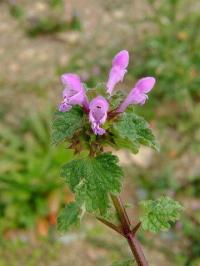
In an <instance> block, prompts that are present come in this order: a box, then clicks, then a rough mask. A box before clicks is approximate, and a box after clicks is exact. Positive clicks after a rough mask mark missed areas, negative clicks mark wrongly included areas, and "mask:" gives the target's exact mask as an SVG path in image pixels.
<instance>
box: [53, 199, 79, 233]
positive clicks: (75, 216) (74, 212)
mask: <svg viewBox="0 0 200 266" xmlns="http://www.w3.org/2000/svg"><path fill="white" fill-rule="evenodd" d="M79 220H80V207H79V205H78V204H77V203H76V202H71V203H69V204H67V205H66V206H65V208H63V209H62V210H61V211H60V213H59V215H58V218H57V226H58V230H59V231H66V230H68V229H69V227H71V226H72V225H77V224H78V223H79Z"/></svg>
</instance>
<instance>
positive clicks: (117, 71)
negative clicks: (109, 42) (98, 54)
mask: <svg viewBox="0 0 200 266" xmlns="http://www.w3.org/2000/svg"><path fill="white" fill-rule="evenodd" d="M128 63H129V53H128V51H126V50H122V51H121V52H119V53H118V54H117V55H116V56H115V57H114V58H113V61H112V68H111V70H110V73H109V78H108V81H107V84H106V87H107V92H108V93H109V94H110V95H111V93H112V91H113V89H114V87H115V85H116V84H117V83H118V82H120V81H123V79H124V75H125V74H126V72H127V70H126V68H127V66H128Z"/></svg>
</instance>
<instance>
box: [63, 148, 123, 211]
mask: <svg viewBox="0 0 200 266" xmlns="http://www.w3.org/2000/svg"><path fill="white" fill-rule="evenodd" d="M117 162H118V158H117V157H116V156H114V155H112V154H111V153H103V154H101V155H99V156H97V157H95V158H93V157H87V158H84V159H80V160H74V161H71V162H69V163H67V164H65V165H64V166H63V168H62V170H61V176H62V177H64V178H65V180H66V182H67V184H68V185H69V186H70V188H71V190H72V191H73V192H74V193H75V196H76V200H77V202H79V203H80V204H83V203H85V208H86V210H87V211H89V212H98V213H100V214H101V215H106V213H107V210H108V208H109V193H118V192H120V189H121V177H122V170H121V168H120V167H119V166H118V164H117Z"/></svg>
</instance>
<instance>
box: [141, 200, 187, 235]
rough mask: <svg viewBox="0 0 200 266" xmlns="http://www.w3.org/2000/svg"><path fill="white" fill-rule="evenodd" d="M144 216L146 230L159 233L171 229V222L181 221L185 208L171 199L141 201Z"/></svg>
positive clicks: (143, 225) (142, 218)
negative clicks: (180, 217) (181, 214)
mask: <svg viewBox="0 0 200 266" xmlns="http://www.w3.org/2000/svg"><path fill="white" fill-rule="evenodd" d="M140 204H141V207H142V210H143V215H142V217H141V218H140V221H141V222H142V227H143V229H144V230H149V231H151V232H154V233H157V232H159V231H166V230H168V229H169V228H170V226H171V224H170V223H171V222H175V221H176V220H178V219H179V216H180V213H181V211H182V210H183V207H182V206H181V205H180V204H179V203H178V202H177V201H175V200H173V199H171V198H169V197H164V196H163V197H161V198H160V199H158V200H155V201H153V200H144V201H141V203H140Z"/></svg>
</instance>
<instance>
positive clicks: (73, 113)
mask: <svg viewBox="0 0 200 266" xmlns="http://www.w3.org/2000/svg"><path fill="white" fill-rule="evenodd" d="M82 126H83V112H82V110H81V108H80V107H79V106H74V107H73V108H72V109H71V110H69V111H68V112H56V113H55V117H54V120H53V124H52V143H53V144H58V143H60V142H62V141H63V140H64V139H65V138H71V137H73V135H74V133H75V132H76V131H78V130H79V129H81V128H82Z"/></svg>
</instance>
